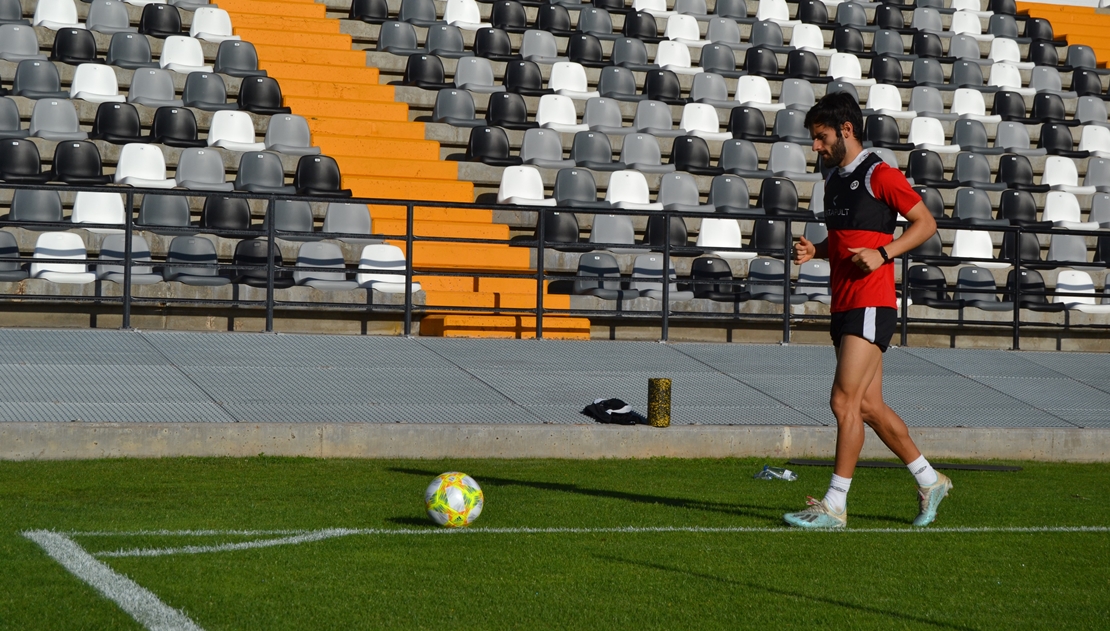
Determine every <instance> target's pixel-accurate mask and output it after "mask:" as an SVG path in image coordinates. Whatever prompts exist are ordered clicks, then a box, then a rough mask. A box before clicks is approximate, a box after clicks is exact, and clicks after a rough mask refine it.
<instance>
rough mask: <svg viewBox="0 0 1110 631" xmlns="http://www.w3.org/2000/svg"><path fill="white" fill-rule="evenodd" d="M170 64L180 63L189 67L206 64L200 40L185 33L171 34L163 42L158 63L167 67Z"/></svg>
mask: <svg viewBox="0 0 1110 631" xmlns="http://www.w3.org/2000/svg"><path fill="white" fill-rule="evenodd" d="M170 64H179V65H182V66H188V67H199V66H203V65H204V51H203V50H202V49H201V46H200V40H199V39H193V38H192V37H185V36H183V35H171V36H169V37H167V38H166V41H165V43H163V44H162V54H161V55H160V56H159V57H158V65H159V66H161V67H163V68H165V67H166V66H169V65H170Z"/></svg>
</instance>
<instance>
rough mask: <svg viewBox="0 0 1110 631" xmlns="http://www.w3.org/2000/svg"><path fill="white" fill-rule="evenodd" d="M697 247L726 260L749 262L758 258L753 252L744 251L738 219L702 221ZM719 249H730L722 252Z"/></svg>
mask: <svg viewBox="0 0 1110 631" xmlns="http://www.w3.org/2000/svg"><path fill="white" fill-rule="evenodd" d="M697 246H698V247H699V248H704V249H706V250H710V251H711V252H712V254H713V255H715V256H719V257H721V258H724V259H732V260H747V259H753V258H755V257H756V253H755V252H753V251H750V250H748V251H743V250H742V248H743V247H744V244H743V243H742V235H741V232H740V222H739V221H737V220H736V219H716V218H710V219H702V220H701V227H700V228H699V229H698V240H697ZM717 248H729V249H727V250H720V249H717Z"/></svg>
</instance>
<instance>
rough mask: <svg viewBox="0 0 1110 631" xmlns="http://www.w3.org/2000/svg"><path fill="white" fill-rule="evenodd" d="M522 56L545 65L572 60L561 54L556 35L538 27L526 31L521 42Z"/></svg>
mask: <svg viewBox="0 0 1110 631" xmlns="http://www.w3.org/2000/svg"><path fill="white" fill-rule="evenodd" d="M549 6H550V5H549ZM520 56H521V57H523V58H524V59H525V60H527V61H531V62H533V63H537V64H545V65H550V64H554V63H558V62H560V61H570V60H569V59H567V58H566V57H564V56H562V55H560V54H559V47H558V45H557V44H556V43H555V36H554V35H552V34H551V33H550V32H548V31H539V30H536V29H529V30H527V31H525V32H524V35H523V36H522V39H521V43H520Z"/></svg>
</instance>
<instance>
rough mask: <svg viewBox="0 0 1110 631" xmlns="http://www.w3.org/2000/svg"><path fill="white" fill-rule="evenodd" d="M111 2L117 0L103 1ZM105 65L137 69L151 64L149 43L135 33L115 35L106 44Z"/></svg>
mask: <svg viewBox="0 0 1110 631" xmlns="http://www.w3.org/2000/svg"><path fill="white" fill-rule="evenodd" d="M104 1H105V2H113V1H117V2H118V0H104ZM105 62H106V63H108V64H109V65H112V66H120V67H122V68H139V67H142V66H147V65H150V64H152V63H153V62H152V61H151V52H150V42H149V41H148V40H147V38H146V37H143V36H142V35H138V34H135V33H122V32H121V33H116V34H114V35H112V40H111V41H110V42H109V43H108V55H107V58H106V60H105Z"/></svg>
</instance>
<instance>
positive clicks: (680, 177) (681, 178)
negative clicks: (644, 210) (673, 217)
mask: <svg viewBox="0 0 1110 631" xmlns="http://www.w3.org/2000/svg"><path fill="white" fill-rule="evenodd" d="M699 199H700V193H698V183H697V182H696V181H695V180H694V176H692V175H690V174H689V173H667V174H666V175H664V176H663V177H662V178H661V180H660V182H659V195H658V201H659V203H660V204H663V209H664V210H677V211H680V212H694V213H711V212H713V211H714V210H715V209H714V208H713V206H711V205H708V204H702V203H701V202H700V201H699ZM685 230H686V228H685V226H683V232H685ZM683 245H685V242H683Z"/></svg>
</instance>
